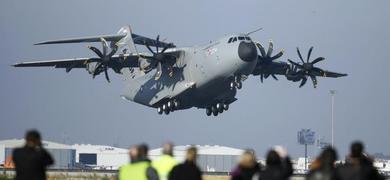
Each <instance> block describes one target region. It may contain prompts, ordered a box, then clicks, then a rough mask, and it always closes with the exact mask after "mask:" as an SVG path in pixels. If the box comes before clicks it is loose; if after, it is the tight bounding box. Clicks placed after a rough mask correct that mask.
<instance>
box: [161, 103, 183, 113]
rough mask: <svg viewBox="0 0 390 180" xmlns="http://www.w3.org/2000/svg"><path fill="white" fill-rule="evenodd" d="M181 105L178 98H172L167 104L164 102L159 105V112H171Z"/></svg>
mask: <svg viewBox="0 0 390 180" xmlns="http://www.w3.org/2000/svg"><path fill="white" fill-rule="evenodd" d="M179 106H180V103H179V101H176V100H170V101H168V102H166V103H165V104H162V105H161V106H159V107H157V112H158V114H163V113H164V114H167V115H168V114H169V113H170V112H173V111H175V110H176V109H177V108H178V107H179Z"/></svg>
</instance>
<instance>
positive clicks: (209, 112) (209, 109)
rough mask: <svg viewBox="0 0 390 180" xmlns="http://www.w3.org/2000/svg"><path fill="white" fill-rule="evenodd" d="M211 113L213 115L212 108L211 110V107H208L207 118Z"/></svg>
mask: <svg viewBox="0 0 390 180" xmlns="http://www.w3.org/2000/svg"><path fill="white" fill-rule="evenodd" d="M211 113H212V111H211V108H210V107H207V108H206V115H207V116H211Z"/></svg>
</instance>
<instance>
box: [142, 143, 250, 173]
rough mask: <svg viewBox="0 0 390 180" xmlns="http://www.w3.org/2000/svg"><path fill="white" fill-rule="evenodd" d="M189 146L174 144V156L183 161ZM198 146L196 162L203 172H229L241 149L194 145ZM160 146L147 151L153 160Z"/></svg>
mask: <svg viewBox="0 0 390 180" xmlns="http://www.w3.org/2000/svg"><path fill="white" fill-rule="evenodd" d="M189 147H190V146H189V145H187V146H175V147H174V152H173V154H174V156H175V159H176V160H177V161H179V162H182V161H184V159H185V154H186V150H187V149H188V148H189ZM196 147H197V148H198V159H197V163H198V165H199V167H200V168H201V170H202V171H203V172H230V171H231V170H232V169H233V168H234V167H235V166H236V165H237V163H238V160H239V156H240V155H241V154H242V153H243V150H241V149H235V148H230V147H226V146H217V145H215V146H209V145H205V146H200V145H197V146H196ZM161 151H162V150H161V148H158V149H153V150H151V151H150V152H149V157H150V159H152V160H154V159H156V158H158V157H159V156H160V155H161Z"/></svg>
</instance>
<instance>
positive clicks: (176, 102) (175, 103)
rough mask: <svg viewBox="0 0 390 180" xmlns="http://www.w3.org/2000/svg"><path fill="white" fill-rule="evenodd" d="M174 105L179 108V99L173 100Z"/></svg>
mask: <svg viewBox="0 0 390 180" xmlns="http://www.w3.org/2000/svg"><path fill="white" fill-rule="evenodd" d="M173 105H174V106H175V108H178V107H179V106H180V103H179V101H176V100H175V101H173Z"/></svg>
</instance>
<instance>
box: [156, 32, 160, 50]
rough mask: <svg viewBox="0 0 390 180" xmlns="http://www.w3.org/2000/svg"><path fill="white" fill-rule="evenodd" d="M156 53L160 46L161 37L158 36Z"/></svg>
mask: <svg viewBox="0 0 390 180" xmlns="http://www.w3.org/2000/svg"><path fill="white" fill-rule="evenodd" d="M156 40H157V44H156V53H158V46H159V45H160V35H157V38H156Z"/></svg>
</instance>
